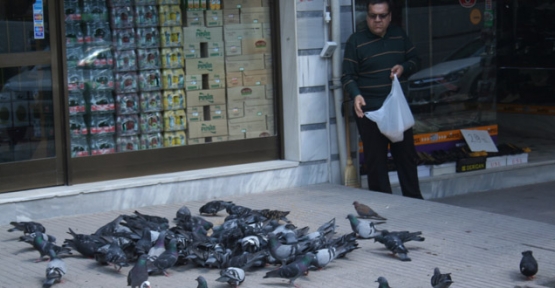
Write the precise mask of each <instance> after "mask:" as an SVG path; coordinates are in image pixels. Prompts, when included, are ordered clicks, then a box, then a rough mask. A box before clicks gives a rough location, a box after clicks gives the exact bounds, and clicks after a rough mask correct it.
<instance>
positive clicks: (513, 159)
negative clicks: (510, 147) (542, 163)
mask: <svg viewBox="0 0 555 288" xmlns="http://www.w3.org/2000/svg"><path fill="white" fill-rule="evenodd" d="M524 163H528V153H522V154H516V155H507V166H508V165H518V164H524Z"/></svg>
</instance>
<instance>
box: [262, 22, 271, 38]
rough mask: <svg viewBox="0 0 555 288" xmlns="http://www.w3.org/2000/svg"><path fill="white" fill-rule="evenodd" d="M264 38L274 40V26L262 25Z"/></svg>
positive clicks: (269, 24)
mask: <svg viewBox="0 0 555 288" xmlns="http://www.w3.org/2000/svg"><path fill="white" fill-rule="evenodd" d="M262 37H263V38H268V39H272V24H271V23H262Z"/></svg>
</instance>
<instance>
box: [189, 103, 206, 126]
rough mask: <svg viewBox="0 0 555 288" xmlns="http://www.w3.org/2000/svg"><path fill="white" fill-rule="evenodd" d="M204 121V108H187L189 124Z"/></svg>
mask: <svg viewBox="0 0 555 288" xmlns="http://www.w3.org/2000/svg"><path fill="white" fill-rule="evenodd" d="M201 121H204V106H192V107H191V106H189V107H187V122H189V123H193V122H201Z"/></svg>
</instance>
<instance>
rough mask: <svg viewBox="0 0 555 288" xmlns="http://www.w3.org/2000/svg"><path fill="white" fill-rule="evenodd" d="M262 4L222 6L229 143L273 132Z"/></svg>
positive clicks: (242, 1) (234, 1) (237, 1)
mask: <svg viewBox="0 0 555 288" xmlns="http://www.w3.org/2000/svg"><path fill="white" fill-rule="evenodd" d="M266 4H267V2H266V1H246V0H231V1H225V2H224V10H223V18H224V26H223V37H224V40H225V69H226V80H227V81H226V83H227V117H228V129H229V139H230V140H231V139H245V138H257V137H265V136H271V135H274V134H275V129H274V105H273V100H272V99H273V89H272V87H273V81H272V79H273V73H272V70H271V69H272V66H271V42H270V39H271V30H270V29H269V27H270V23H269V22H270V16H271V15H270V10H269V7H267V5H266Z"/></svg>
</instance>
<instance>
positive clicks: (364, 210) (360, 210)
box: [353, 201, 387, 220]
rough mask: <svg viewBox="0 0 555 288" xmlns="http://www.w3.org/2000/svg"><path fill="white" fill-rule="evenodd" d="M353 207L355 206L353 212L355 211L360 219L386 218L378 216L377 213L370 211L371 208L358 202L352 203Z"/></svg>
mask: <svg viewBox="0 0 555 288" xmlns="http://www.w3.org/2000/svg"><path fill="white" fill-rule="evenodd" d="M353 205H354V206H355V210H356V211H357V214H358V216H359V217H361V218H365V219H376V220H387V219H386V218H384V217H382V216H380V215H378V213H376V211H374V210H372V208H370V207H369V206H368V205H365V204H362V203H359V202H358V201H355V202H353Z"/></svg>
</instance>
